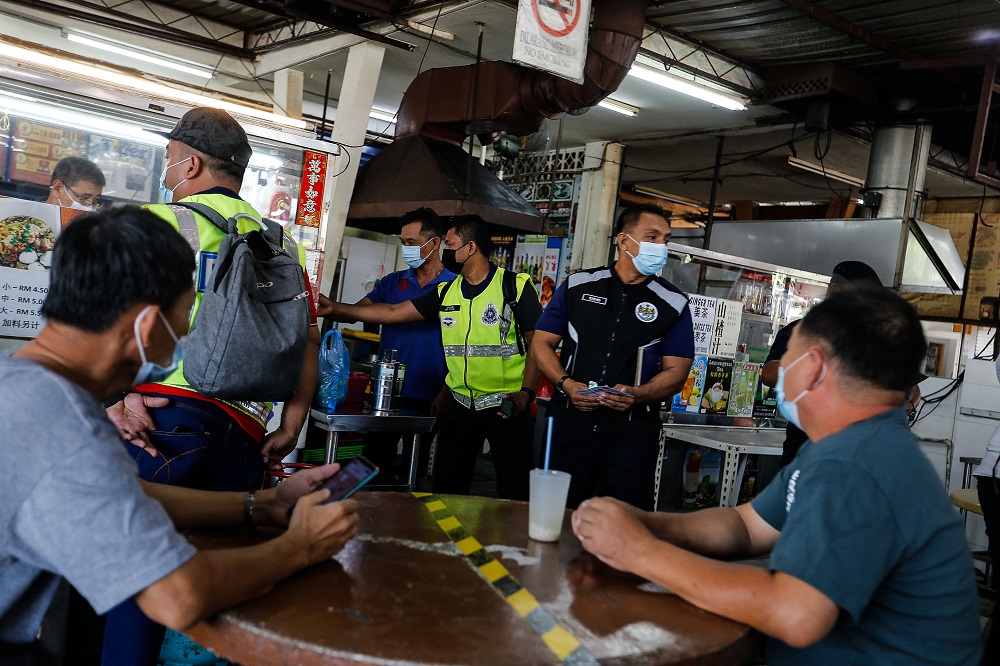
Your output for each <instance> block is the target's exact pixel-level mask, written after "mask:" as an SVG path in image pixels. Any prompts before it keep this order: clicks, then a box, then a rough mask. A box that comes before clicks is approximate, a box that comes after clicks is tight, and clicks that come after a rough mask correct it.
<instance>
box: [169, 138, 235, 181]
mask: <svg viewBox="0 0 1000 666" xmlns="http://www.w3.org/2000/svg"><path fill="white" fill-rule="evenodd" d="M176 145H178V146H179V147H180V150H179V151H178V152H180V153H181V155H179V156H178V157H180V156H184V157H187V156H190V155H196V156H197V157H198V159H200V160H201V161H202V163H203V164H204V165H205V168H206V169H207V170H208V172H209V173H210V174H211V175H212V177H213V178H215V179H216V180H221V181H232V182H233V183H240V184H242V183H243V176H244V175H245V174H246V169H245V168H244V167H241V166H240V165H239V164H236V163H234V162H229V161H227V160H220V159H219V158H218V157H212V156H211V155H209V154H208V153H203V152H201V151H200V150H198V149H197V148H192V147H191V146H189V145H187V144H186V143H181V142H180V141H178V142H177V144H176ZM236 189H239V188H236Z"/></svg>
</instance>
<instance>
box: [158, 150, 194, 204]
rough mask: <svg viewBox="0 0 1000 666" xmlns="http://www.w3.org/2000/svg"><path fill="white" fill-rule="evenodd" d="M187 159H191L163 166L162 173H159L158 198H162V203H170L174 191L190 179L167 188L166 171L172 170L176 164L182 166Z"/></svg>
mask: <svg viewBox="0 0 1000 666" xmlns="http://www.w3.org/2000/svg"><path fill="white" fill-rule="evenodd" d="M189 159H191V158H190V157H185V158H184V159H182V160H180V161H179V162H174V163H173V164H168V165H167V166H165V167H164V168H163V171H162V172H160V197H162V199H163V203H170V202H171V201H173V200H174V190H176V189H177V188H178V187H180V186H181V185H183V184H184V183H185V182H187V181H188V180H190V178H185V179H184V180H182V181H181V182H179V183H177V184H176V185H174V186H173V187H167V171H168V170H169V169H173V168H174V167H175V166H177V165H178V164H184V163H185V162H187V161H188V160H189Z"/></svg>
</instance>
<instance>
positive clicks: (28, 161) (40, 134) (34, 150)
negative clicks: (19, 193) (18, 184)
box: [10, 119, 87, 186]
mask: <svg viewBox="0 0 1000 666" xmlns="http://www.w3.org/2000/svg"><path fill="white" fill-rule="evenodd" d="M13 124H14V137H13V147H12V150H13V152H14V159H13V160H12V163H11V169H10V179H11V180H16V181H22V182H27V183H34V184H36V185H46V186H47V185H48V184H49V183H50V182H51V180H52V169H54V168H55V166H56V164H57V163H58V162H59V160H61V159H62V158H64V157H69V156H70V155H76V156H80V155H82V154H83V146H85V145H86V143H87V135H86V133H84V132H78V131H76V130H69V129H63V128H61V127H56V126H54V125H46V124H44V123H36V122H35V121H33V120H21V119H18V120H16V121H14V123H13Z"/></svg>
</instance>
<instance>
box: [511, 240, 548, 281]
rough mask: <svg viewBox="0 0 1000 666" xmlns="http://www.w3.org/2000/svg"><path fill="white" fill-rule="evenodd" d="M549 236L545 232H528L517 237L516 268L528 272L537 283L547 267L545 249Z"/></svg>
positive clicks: (517, 270) (519, 271)
mask: <svg viewBox="0 0 1000 666" xmlns="http://www.w3.org/2000/svg"><path fill="white" fill-rule="evenodd" d="M548 242H549V237H548V236H546V235H544V234H527V235H524V236H518V237H517V247H516V248H515V249H514V267H513V268H512V269H511V270H514V271H516V272H518V273H527V274H528V275H530V276H531V280H532V282H534V283H535V284H536V285H538V284H540V283H541V281H542V272H543V268H544V267H545V250H546V248H547V247H548Z"/></svg>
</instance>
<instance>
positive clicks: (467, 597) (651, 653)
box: [186, 492, 752, 666]
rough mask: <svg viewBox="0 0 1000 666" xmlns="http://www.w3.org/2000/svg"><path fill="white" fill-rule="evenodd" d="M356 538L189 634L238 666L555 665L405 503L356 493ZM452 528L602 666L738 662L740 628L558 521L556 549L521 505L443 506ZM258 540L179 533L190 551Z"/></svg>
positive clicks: (471, 502) (747, 642) (742, 650)
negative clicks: (613, 562)
mask: <svg viewBox="0 0 1000 666" xmlns="http://www.w3.org/2000/svg"><path fill="white" fill-rule="evenodd" d="M356 497H357V499H358V501H359V503H360V504H361V509H360V514H361V523H360V528H359V536H358V538H356V539H354V540H353V541H352V542H351V543H349V544H348V545H347V547H345V548H344V550H343V551H342V552H341V553H339V554H338V555H337V557H336V558H335V559H332V560H330V561H329V562H325V563H323V564H319V565H316V566H313V567H310V568H307V569H304V570H302V571H301V572H299V573H298V574H296V575H294V576H292V577H290V578H288V579H286V580H284V581H282V582H280V583H279V584H278V585H276V586H275V587H274V588H273V589H272V590H271V591H270V592H269V593H267V594H266V595H263V596H261V597H258V598H256V599H252V600H250V601H247V602H245V603H243V604H240V605H239V606H236V607H234V608H232V609H230V610H228V611H225V612H223V613H221V614H220V615H219V616H217V617H216V618H214V619H212V620H210V621H207V622H202V623H200V624H198V625H196V626H195V627H192V628H191V629H190V630H189V631H187V632H186V633H187V634H188V635H189V636H190V637H191V638H192V639H194V640H195V641H197V642H198V643H200V644H202V645H204V646H205V647H208V648H210V649H212V650H213V651H215V652H216V653H217V654H218V655H219V656H222V657H226V658H228V659H232V660H234V661H236V662H239V663H240V664H245V665H247V666H252V665H255V664H260V665H262V666H273V665H275V664H301V665H303V666H312V665H314V664H337V665H345V666H346V665H351V666H357V665H359V664H372V665H375V664H377V665H380V666H384V665H390V664H391V665H398V666H403V665H410V664H412V665H422V664H435V665H450V664H476V665H496V666H523V665H530V664H559V663H560V661H559V659H558V658H557V657H556V656H555V654H554V653H553V652H551V651H550V650H549V649H548V648H547V647H546V644H545V643H544V642H543V641H542V639H541V638H540V637H539V636H538V634H536V633H535V631H534V630H533V629H532V628H531V626H530V625H529V624H528V622H527V621H526V620H525V619H524V618H522V617H521V616H520V615H519V614H518V613H516V612H515V611H514V609H513V608H512V607H511V606H510V605H508V604H507V602H506V601H504V599H503V598H501V597H500V596H499V595H498V594H497V593H496V592H495V591H494V589H493V588H492V587H491V586H490V584H489V583H487V581H486V580H485V579H484V578H483V577H481V576H480V575H479V572H478V571H477V570H476V568H475V567H474V566H473V565H472V564H471V563H470V562H469V560H467V559H466V557H465V556H463V555H462V554H461V553H460V552H459V550H458V548H457V547H456V546H455V545H454V544H453V543H452V541H451V540H450V539H449V537H448V535H446V534H445V533H444V532H443V531H442V529H441V528H440V527H439V526H438V524H437V523H436V522H435V520H434V518H433V517H432V516H431V514H430V512H429V511H428V509H427V508H426V507H425V506H424V503H423V502H421V501H420V500H418V499H417V498H415V497H414V496H413V495H410V494H404V493H388V492H381V493H359V494H358V495H356ZM440 499H441V500H443V501H444V503H445V504H446V506H447V508H448V509H449V510H450V511H451V513H452V514H453V515H454V517H455V518H457V519H458V520H459V521H460V522H461V524H462V526H463V527H464V528H465V529H466V530H467V531H468V532H469V533H471V534H472V535H474V536H475V537H476V538H477V539H478V541H479V542H480V543H481V544H482V545H483V546H485V547H486V550H487V551H488V552H489V553H490V554H491V555H492V556H493V558H495V559H496V560H497V561H499V562H500V563H501V564H502V565H503V566H504V567H506V568H507V570H509V572H510V574H511V575H512V576H513V577H514V578H516V579H517V580H518V581H519V582H520V583H521V584H522V585H523V586H524V587H525V588H527V590H528V591H530V592H531V593H532V594H533V595H534V596H535V598H536V599H537V600H538V601H539V602H540V603H541V605H542V606H543V608H544V609H545V610H547V611H549V613H550V614H551V615H552V616H553V617H554V618H555V619H556V621H557V622H558V623H559V624H561V625H562V626H563V627H564V628H565V629H567V630H568V631H569V632H570V633H571V634H573V635H574V636H575V637H576V638H577V639H578V640H579V641H580V643H582V645H583V647H584V648H586V649H587V650H588V651H589V652H590V653H591V654H592V655H593V656H594V657H595V658H596V659H597V660H598V661H600V663H602V664H605V665H607V664H621V665H624V664H641V665H653V664H741V663H743V662H744V661H745V660H746V658H747V657H748V655H749V653H750V650H751V648H752V639H751V632H750V630H749V628H748V627H747V626H745V625H743V624H740V623H737V622H733V621H731V620H727V619H724V618H721V617H719V616H717V615H713V614H712V613H708V612H706V611H703V610H701V609H699V608H696V607H695V606H692V605H691V604H689V603H687V602H686V601H683V600H681V599H679V598H678V597H676V596H674V595H673V594H670V593H668V592H666V591H664V590H662V588H657V587H656V586H654V585H652V584H650V583H648V582H646V581H643V580H641V579H639V578H636V577H633V576H627V575H624V574H621V573H619V572H615V571H614V570H612V569H610V568H608V567H606V566H604V565H603V564H601V563H600V562H599V561H597V560H596V559H595V558H593V557H592V556H590V555H589V554H587V553H585V552H583V550H582V548H581V546H580V542H579V541H578V540H577V539H576V537H574V536H573V533H572V531H571V530H570V528H569V515H570V514H569V512H567V514H566V523H565V524H564V528H563V532H562V536H561V537H560V540H559V542H558V543H539V542H535V541H531V540H530V539H528V505H527V504H526V503H523V502H513V501H501V500H494V499H487V498H481V497H458V496H451V495H443V496H440ZM273 535H274V532H272V531H268V530H257V531H247V530H233V531H228V532H221V531H218V532H189V533H188V538H189V539H190V540H191V541H192V542H193V543H194V544H195V545H196V546H197V547H199V548H202V549H210V548H220V547H228V546H238V545H248V544H250V543H254V542H257V541H262V540H265V539H267V538H269V537H272V536H273Z"/></svg>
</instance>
